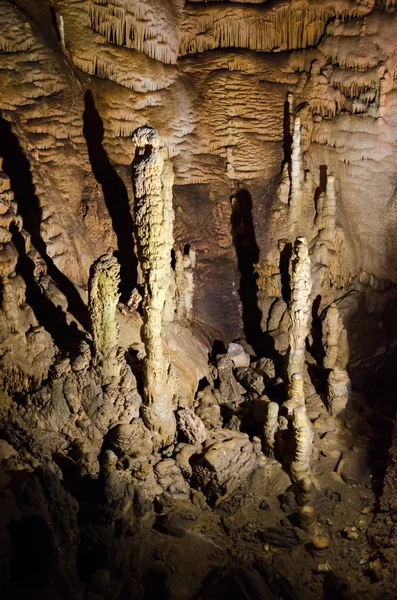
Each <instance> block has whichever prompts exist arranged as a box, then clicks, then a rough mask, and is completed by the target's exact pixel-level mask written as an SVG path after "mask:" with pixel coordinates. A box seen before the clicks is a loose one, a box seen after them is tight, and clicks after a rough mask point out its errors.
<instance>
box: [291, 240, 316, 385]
mask: <svg viewBox="0 0 397 600" xmlns="http://www.w3.org/2000/svg"><path fill="white" fill-rule="evenodd" d="M290 287H291V301H290V319H291V324H290V327H289V356H288V376H289V378H290V379H291V376H292V374H293V373H302V371H303V365H304V362H305V340H306V337H307V335H308V333H309V327H310V316H311V314H310V313H311V302H310V292H311V289H312V280H311V270H310V256H309V252H308V247H307V241H306V239H305V238H304V237H298V238H297V239H296V241H295V245H294V250H293V253H292V257H291V262H290Z"/></svg>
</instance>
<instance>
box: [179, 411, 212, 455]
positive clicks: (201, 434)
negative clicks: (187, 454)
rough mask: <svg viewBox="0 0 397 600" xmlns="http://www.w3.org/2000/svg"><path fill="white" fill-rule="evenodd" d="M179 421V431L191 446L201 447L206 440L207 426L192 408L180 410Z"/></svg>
mask: <svg viewBox="0 0 397 600" xmlns="http://www.w3.org/2000/svg"><path fill="white" fill-rule="evenodd" d="M177 421H178V426H179V429H180V430H181V431H182V433H183V434H184V435H185V436H186V438H187V439H188V441H189V442H190V443H191V444H194V445H195V446H200V444H202V443H203V442H204V441H205V440H206V438H207V430H206V428H205V425H204V423H203V421H202V420H201V419H200V417H198V416H197V415H195V414H194V411H193V410H192V409H191V408H182V409H181V410H178V413H177Z"/></svg>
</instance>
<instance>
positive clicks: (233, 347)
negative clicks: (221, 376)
mask: <svg viewBox="0 0 397 600" xmlns="http://www.w3.org/2000/svg"><path fill="white" fill-rule="evenodd" d="M227 355H228V357H229V358H230V359H231V360H232V362H233V365H234V367H235V368H236V369H237V368H239V367H249V365H250V355H249V354H248V353H247V352H245V351H244V348H243V347H242V346H240V344H233V343H232V344H229V346H228V349H227Z"/></svg>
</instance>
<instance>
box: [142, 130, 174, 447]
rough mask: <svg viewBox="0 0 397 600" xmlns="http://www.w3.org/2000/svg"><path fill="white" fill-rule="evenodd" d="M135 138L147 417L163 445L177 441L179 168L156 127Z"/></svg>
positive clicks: (144, 412) (156, 437)
mask: <svg viewBox="0 0 397 600" xmlns="http://www.w3.org/2000/svg"><path fill="white" fill-rule="evenodd" d="M133 142H134V144H135V145H136V147H137V155H136V158H135V161H134V173H133V184H134V194H135V224H136V238H137V245H138V258H139V262H140V265H141V269H142V273H143V278H144V296H143V304H142V308H143V327H142V339H143V343H144V345H145V350H146V357H145V359H144V364H143V379H144V406H143V408H142V416H143V419H144V421H145V424H146V425H147V427H148V428H149V429H150V430H151V431H152V432H153V433H154V434H155V438H154V444H155V446H157V447H160V446H166V445H168V444H170V443H171V442H172V440H173V438H174V435H175V430H176V423H175V417H174V413H173V406H172V396H173V393H172V386H171V382H170V380H169V375H168V374H169V367H170V365H169V360H168V358H167V357H166V356H165V354H164V349H163V342H162V321H163V309H164V304H165V300H166V297H167V292H168V288H169V285H170V282H171V250H172V246H173V237H172V229H173V221H174V211H173V208H172V185H173V172H172V167H171V164H170V162H169V161H168V160H167V154H166V151H165V149H160V139H159V136H158V134H157V131H156V130H155V129H152V128H150V127H140V128H139V129H137V131H136V132H135V133H134V135H133Z"/></svg>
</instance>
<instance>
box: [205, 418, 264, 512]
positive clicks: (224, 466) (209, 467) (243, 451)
mask: <svg viewBox="0 0 397 600" xmlns="http://www.w3.org/2000/svg"><path fill="white" fill-rule="evenodd" d="M254 468H255V454H254V451H253V447H252V444H251V442H250V441H249V439H248V436H247V435H246V434H243V433H240V432H231V431H223V430H218V431H215V432H214V433H213V435H212V436H211V437H210V438H208V439H207V442H206V444H205V447H204V451H203V456H202V458H201V459H200V460H199V461H198V462H197V464H196V466H195V470H194V476H195V478H196V481H197V484H198V485H199V487H200V489H201V490H202V491H203V492H204V494H205V495H206V496H207V498H208V499H209V501H210V502H211V503H215V502H216V501H219V499H221V498H225V497H226V496H227V495H229V494H231V493H232V492H233V490H235V489H236V487H238V485H239V481H241V479H243V478H245V477H247V476H248V475H249V474H250V473H251V472H252V471H253V469H254Z"/></svg>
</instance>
